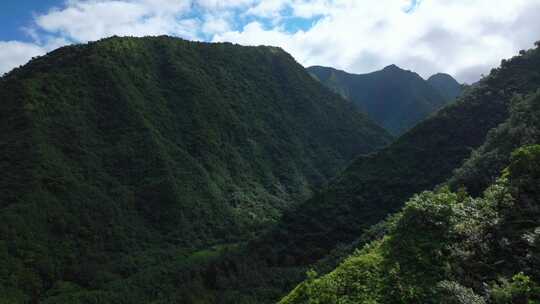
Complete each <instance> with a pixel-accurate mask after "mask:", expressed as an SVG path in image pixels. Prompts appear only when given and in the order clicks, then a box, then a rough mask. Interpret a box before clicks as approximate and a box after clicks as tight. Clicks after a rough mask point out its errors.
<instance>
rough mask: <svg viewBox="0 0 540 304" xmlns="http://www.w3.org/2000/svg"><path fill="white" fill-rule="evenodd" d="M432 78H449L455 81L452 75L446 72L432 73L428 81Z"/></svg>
mask: <svg viewBox="0 0 540 304" xmlns="http://www.w3.org/2000/svg"><path fill="white" fill-rule="evenodd" d="M434 79H451V80H454V81H455V79H454V77H452V75H450V74H446V73H437V74H433V75H431V76H430V77H429V78H428V81H431V80H434Z"/></svg>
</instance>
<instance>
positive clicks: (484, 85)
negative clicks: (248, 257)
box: [267, 48, 540, 265]
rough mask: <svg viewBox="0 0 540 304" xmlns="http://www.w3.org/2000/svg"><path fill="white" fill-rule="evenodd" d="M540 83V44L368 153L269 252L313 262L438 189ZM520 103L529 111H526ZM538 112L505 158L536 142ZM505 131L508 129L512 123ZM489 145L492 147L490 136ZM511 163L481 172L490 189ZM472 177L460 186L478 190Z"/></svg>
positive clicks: (302, 209)
mask: <svg viewBox="0 0 540 304" xmlns="http://www.w3.org/2000/svg"><path fill="white" fill-rule="evenodd" d="M538 88H540V49H538V48H535V49H531V50H529V51H527V52H522V54H521V55H519V56H516V57H514V58H512V59H510V60H504V61H503V63H502V65H501V67H500V68H497V69H494V70H493V71H492V72H491V74H490V75H489V76H487V77H485V78H484V79H483V80H481V81H480V83H479V84H477V85H475V86H474V87H472V88H470V89H469V90H468V91H467V92H466V93H465V95H464V96H462V97H461V98H460V99H458V100H457V101H456V102H455V103H452V104H450V105H448V106H446V107H444V108H443V109H441V110H440V111H438V112H437V113H436V114H435V115H433V116H431V117H430V118H428V119H427V120H425V121H423V122H421V123H420V124H419V125H417V126H416V127H414V128H413V129H412V130H411V131H409V132H407V133H406V134H404V135H403V136H401V137H400V138H398V139H397V140H396V141H395V142H394V143H392V144H391V145H389V146H388V147H386V148H384V149H383V150H381V151H379V152H377V153H374V154H372V155H367V156H360V157H359V158H358V159H356V160H355V161H354V162H353V163H352V164H351V165H350V166H349V167H347V169H346V170H345V171H344V172H343V173H342V174H340V175H339V176H338V177H337V178H335V179H334V180H333V181H332V182H331V183H330V184H329V185H328V187H326V188H325V189H324V190H323V191H320V192H319V193H316V194H315V195H314V196H313V197H312V198H311V199H309V200H307V201H306V202H304V203H302V204H300V205H298V206H296V207H295V208H294V209H293V210H290V211H288V212H286V213H285V214H284V216H283V219H282V220H281V221H280V222H279V225H278V226H277V227H276V228H275V229H274V231H273V232H272V234H271V235H270V236H268V238H269V239H272V241H268V242H267V248H268V251H270V244H273V245H272V246H271V247H272V250H271V252H273V253H274V254H275V257H276V258H278V257H279V258H280V259H282V260H294V261H295V262H294V264H300V265H308V264H311V263H312V262H314V261H316V260H318V259H320V258H322V257H323V256H325V255H326V254H327V253H328V252H329V251H330V250H332V249H333V248H335V247H336V246H337V245H339V244H348V243H350V242H352V241H354V240H355V239H357V238H358V237H359V236H360V234H361V233H362V232H363V231H365V230H366V229H368V228H369V227H370V226H371V225H374V224H377V223H378V222H380V221H382V220H384V219H385V218H386V216H387V215H388V214H392V213H394V212H397V211H399V210H400V209H401V208H402V207H403V204H404V203H405V202H406V201H407V199H408V198H410V197H411V196H412V195H413V194H415V193H419V192H421V191H424V190H430V189H433V188H434V187H435V186H437V185H439V184H441V183H444V182H446V181H447V180H448V179H449V178H451V177H452V175H453V171H454V170H456V169H457V168H459V167H461V165H462V163H463V162H464V160H465V159H467V158H469V156H471V151H473V150H474V149H476V148H478V147H479V146H481V145H482V144H483V143H484V141H485V140H486V137H487V133H488V132H489V131H490V130H491V129H493V128H495V127H497V126H498V125H499V124H501V123H503V122H505V121H506V119H507V118H508V117H509V111H510V108H512V102H511V101H512V100H515V99H514V97H515V96H516V94H521V95H527V94H528V93H531V92H535V91H536V90H537V89H538ZM517 98H519V97H517ZM520 107H525V109H524V110H520ZM527 107H531V108H534V107H537V105H534V104H529V103H520V105H518V106H516V107H515V108H516V109H515V110H514V112H516V114H515V115H521V114H518V113H522V112H527V111H528V108H527ZM537 117H538V116H537V115H536V116H535V115H534V114H533V115H532V116H530V117H528V118H525V120H524V121H523V122H522V125H523V126H525V127H526V128H525V129H523V130H522V131H516V130H513V129H512V132H514V131H515V132H522V133H523V135H522V136H521V137H516V136H510V137H508V140H509V142H508V143H506V142H504V143H501V144H500V145H501V148H500V149H501V150H502V151H501V153H500V155H505V153H506V155H507V156H504V157H506V159H507V158H508V155H510V152H511V151H512V150H513V149H515V148H517V147H519V146H520V145H521V144H530V143H531V140H529V138H530V139H534V137H530V136H529V135H528V134H529V133H530V135H531V136H533V135H534V134H535V132H536V131H534V130H536V128H537V126H536V125H535V123H536V122H537V120H538V118H537ZM518 120H520V121H521V118H519V119H518ZM500 128H503V129H504V126H501V127H500ZM493 132H497V131H493ZM510 138H511V139H510ZM486 145H488V146H489V141H488V142H487V143H486ZM497 145H498V144H497ZM503 145H504V146H503ZM484 149H485V148H484ZM488 149H491V148H488ZM482 151H483V150H482V149H480V150H479V151H477V152H475V153H473V156H472V158H478V157H475V154H479V153H480V154H483V152H482ZM504 157H503V156H501V157H500V158H504ZM471 161H472V162H474V161H475V160H469V162H471ZM464 166H465V167H466V166H467V164H465V165H464ZM504 166H505V163H504V162H498V163H495V165H494V170H487V171H483V170H482V169H480V172H481V174H485V175H487V176H489V177H486V176H481V177H480V178H479V179H478V181H479V183H480V181H481V180H483V181H484V186H487V185H489V184H491V183H492V182H493V180H494V179H495V178H496V177H497V176H498V175H499V172H500V170H501V169H502V168H504ZM458 171H462V172H461V173H459V172H458V173H457V174H456V178H457V179H459V180H461V179H464V178H466V177H467V176H474V175H473V174H474V170H471V169H460V170H458ZM482 172H483V173H482ZM462 176H463V177H462ZM472 179H473V182H471V183H464V182H458V183H457V184H458V185H459V184H462V185H464V186H466V187H467V188H471V189H473V188H475V192H478V191H477V190H476V188H478V187H479V186H477V185H475V184H474V182H476V180H475V179H474V178H472ZM452 184H454V183H452ZM484 189H485V187H484V188H483V189H480V190H479V192H480V193H481V192H482V191H483V190H484Z"/></svg>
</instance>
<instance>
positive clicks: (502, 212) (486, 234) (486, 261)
mask: <svg viewBox="0 0 540 304" xmlns="http://www.w3.org/2000/svg"><path fill="white" fill-rule="evenodd" d="M510 111H511V114H510V118H509V119H508V120H506V121H505V122H504V123H502V124H500V125H499V127H497V128H496V129H494V130H493V131H492V132H490V136H489V137H488V139H487V141H486V143H485V144H484V145H482V146H481V147H480V148H478V149H477V150H476V152H475V153H474V154H473V155H472V156H471V157H470V158H469V159H468V160H467V162H466V163H465V165H464V166H463V167H462V168H461V169H460V170H458V171H456V175H457V176H454V180H453V181H452V183H455V184H460V183H461V185H464V184H467V182H470V180H473V181H474V179H469V180H464V179H461V178H460V177H462V176H467V177H470V175H466V174H464V171H469V172H471V174H474V175H475V176H476V177H477V178H479V179H480V180H481V181H485V180H487V177H489V178H491V177H499V178H498V179H495V178H493V179H492V181H493V182H492V184H491V185H486V188H484V189H485V191H484V192H483V194H482V195H480V196H479V197H477V198H473V197H471V196H469V195H468V194H467V193H466V192H464V191H463V190H460V191H458V192H451V191H450V190H449V189H448V188H442V189H438V190H435V191H433V192H429V191H425V192H422V193H420V194H417V195H415V196H414V197H413V198H411V199H410V200H409V201H408V202H407V204H406V205H405V207H404V208H403V209H402V210H401V211H400V212H399V213H398V214H396V215H394V216H393V218H392V219H391V220H389V221H387V222H386V223H385V225H386V226H387V227H386V230H387V232H386V235H385V236H384V237H382V238H380V239H377V240H375V241H372V242H371V243H370V244H368V245H366V246H365V247H363V248H359V249H358V250H357V251H356V252H355V253H354V254H352V255H351V256H349V257H348V258H346V259H345V261H344V262H343V263H342V264H341V265H339V266H338V267H337V268H336V269H335V270H333V271H332V272H330V273H329V274H327V275H324V276H322V277H320V278H317V276H316V274H315V273H313V272H311V275H310V277H309V278H308V280H306V281H305V282H303V283H302V284H300V285H299V286H298V287H297V288H296V289H294V290H293V291H292V292H291V293H290V294H289V295H288V296H286V297H285V298H284V299H283V300H282V301H281V302H280V303H281V304H292V303H296V304H299V303H314V302H315V303H328V304H332V303H448V304H451V303H479V304H480V303H500V304H503V303H508V304H510V303H528V304H535V303H540V267H539V266H540V211H539V210H540V209H539V202H540V196H539V195H540V145H539V143H540V120H538V117H540V92H537V93H535V94H533V95H531V96H528V97H525V98H522V97H518V98H516V99H514V101H513V103H512V107H511V110H510ZM529 135H532V136H529ZM516 137H517V138H516ZM519 147H521V148H519ZM508 151H510V152H508ZM512 151H514V152H512ZM493 155H498V157H493ZM490 164H491V166H490ZM497 168H499V169H501V168H506V169H504V170H499V171H498V170H497ZM497 171H498V172H497ZM501 174H502V176H500V175H501ZM482 175H483V176H482Z"/></svg>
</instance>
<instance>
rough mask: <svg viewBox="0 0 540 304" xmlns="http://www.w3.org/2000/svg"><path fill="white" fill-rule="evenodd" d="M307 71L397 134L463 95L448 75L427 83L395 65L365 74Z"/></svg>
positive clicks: (319, 70)
mask: <svg viewBox="0 0 540 304" xmlns="http://www.w3.org/2000/svg"><path fill="white" fill-rule="evenodd" d="M308 71H309V72H310V73H311V75H313V76H314V77H315V78H316V79H318V80H319V81H321V83H323V84H324V85H326V86H327V87H329V88H330V89H332V90H334V91H336V92H338V93H339V94H341V95H342V96H344V97H345V98H347V99H349V100H351V101H352V102H353V103H354V104H355V105H356V106H357V107H358V108H359V109H360V110H361V111H363V112H365V113H367V114H368V115H369V116H370V118H372V119H373V120H374V121H375V122H376V123H378V124H379V125H381V126H383V127H384V128H386V129H387V130H388V131H389V132H390V133H392V134H394V135H400V134H403V133H405V132H406V131H407V130H409V129H410V128H412V127H413V126H415V125H416V124H417V123H419V122H420V121H422V120H423V119H425V118H426V117H427V116H429V115H430V114H432V113H433V112H435V111H436V110H438V109H439V108H441V106H443V105H444V104H446V103H448V102H450V101H453V100H454V99H455V97H456V96H457V95H460V93H461V92H460V90H461V89H460V85H459V84H458V83H457V82H456V81H455V80H454V79H453V78H452V77H451V76H449V75H448V77H449V78H448V77H441V75H442V74H437V75H439V76H435V75H434V76H433V78H430V80H429V81H426V80H424V79H422V77H420V76H419V75H418V74H416V73H414V72H411V71H405V70H402V69H400V68H399V67H397V66H395V65H391V66H388V67H386V68H384V69H383V70H381V71H377V72H373V73H369V74H362V75H357V74H349V73H346V72H343V71H339V70H335V69H333V68H327V67H321V66H313V67H309V68H308ZM456 85H457V90H458V93H457V95H456V91H455V89H456Z"/></svg>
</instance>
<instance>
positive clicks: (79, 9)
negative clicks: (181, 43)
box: [36, 0, 196, 42]
mask: <svg viewBox="0 0 540 304" xmlns="http://www.w3.org/2000/svg"><path fill="white" fill-rule="evenodd" d="M190 6H191V2H190V1H189V0H122V1H104V0H93V1H71V2H70V3H69V5H68V6H67V7H65V8H62V9H53V10H51V11H50V12H49V13H47V14H45V15H41V16H38V17H37V18H36V24H37V26H38V27H39V28H40V29H42V30H44V31H46V32H49V33H55V34H59V35H62V36H64V37H66V38H67V39H69V40H73V41H75V42H84V41H90V40H97V39H100V38H103V37H107V36H111V35H130V36H143V35H159V34H171V35H179V34H186V33H191V28H189V29H186V28H185V26H186V24H185V23H182V22H179V21H178V20H177V18H176V17H177V16H178V15H180V14H182V13H184V12H186V11H187V10H189V8H190ZM189 25H192V24H189ZM188 38H196V36H195V35H192V37H188Z"/></svg>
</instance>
